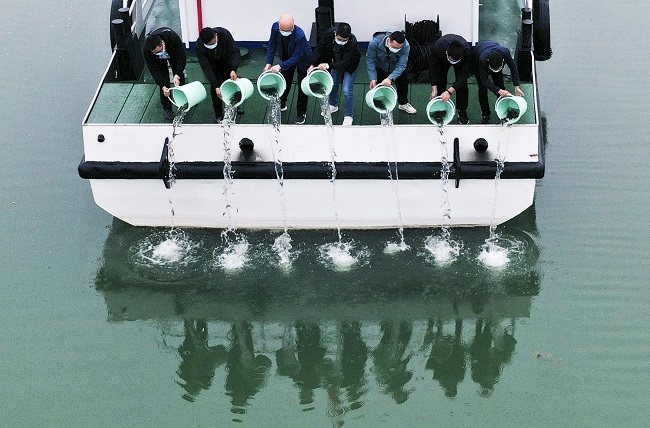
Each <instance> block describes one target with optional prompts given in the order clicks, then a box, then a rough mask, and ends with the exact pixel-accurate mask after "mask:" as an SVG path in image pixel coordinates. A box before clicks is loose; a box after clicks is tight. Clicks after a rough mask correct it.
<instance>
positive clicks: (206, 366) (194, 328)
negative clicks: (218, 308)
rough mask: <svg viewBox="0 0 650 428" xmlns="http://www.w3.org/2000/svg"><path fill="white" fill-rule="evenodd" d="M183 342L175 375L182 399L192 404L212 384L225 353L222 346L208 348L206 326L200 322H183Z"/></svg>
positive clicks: (203, 322)
mask: <svg viewBox="0 0 650 428" xmlns="http://www.w3.org/2000/svg"><path fill="white" fill-rule="evenodd" d="M184 327H185V340H183V343H182V344H181V346H180V347H179V348H178V353H179V355H180V357H181V363H180V365H179V366H178V370H177V371H176V373H177V374H178V376H179V377H180V378H181V379H183V381H184V383H180V382H179V385H181V386H182V387H183V389H185V391H186V393H185V394H184V395H183V398H184V399H185V400H187V401H191V402H193V401H194V400H195V398H196V396H197V395H199V393H200V392H201V390H207V389H209V388H210V385H211V384H212V378H213V377H214V371H215V370H216V369H217V367H219V366H220V365H222V364H224V363H225V362H226V358H227V354H228V353H227V351H226V347H225V346H223V345H217V346H215V347H209V346H208V324H207V323H206V322H205V321H202V320H196V321H194V320H185V321H184Z"/></svg>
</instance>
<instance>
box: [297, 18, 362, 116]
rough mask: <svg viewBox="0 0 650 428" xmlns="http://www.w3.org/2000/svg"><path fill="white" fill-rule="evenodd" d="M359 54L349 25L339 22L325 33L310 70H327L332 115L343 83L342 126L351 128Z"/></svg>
mask: <svg viewBox="0 0 650 428" xmlns="http://www.w3.org/2000/svg"><path fill="white" fill-rule="evenodd" d="M360 61H361V54H360V53H359V49H358V48H357V38H356V37H355V36H354V34H352V28H350V24H348V23H346V22H340V23H339V24H338V25H337V26H336V27H332V28H330V29H329V30H327V31H326V32H325V34H324V35H323V37H322V39H321V40H320V41H319V42H318V46H317V47H316V49H315V50H314V55H313V57H312V61H311V64H312V65H311V67H309V70H308V71H307V72H309V71H311V70H312V69H314V68H318V69H320V70H329V71H330V73H331V74H332V79H333V80H334V86H332V92H330V98H329V104H330V105H329V108H330V112H332V113H334V112H335V111H338V109H339V97H340V86H341V82H343V94H344V95H345V117H344V118H343V125H345V126H348V125H352V120H353V119H352V118H353V115H354V81H355V79H356V78H357V73H358V71H359V62H360Z"/></svg>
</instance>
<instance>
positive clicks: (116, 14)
mask: <svg viewBox="0 0 650 428" xmlns="http://www.w3.org/2000/svg"><path fill="white" fill-rule="evenodd" d="M126 3H127V7H131V3H133V0H129V1H127V2H126ZM123 5H124V2H123V1H122V0H113V1H112V2H111V16H110V19H109V21H108V25H109V28H110V29H111V50H113V48H114V47H115V44H116V43H117V40H116V39H115V34H113V32H114V31H115V30H114V29H113V26H112V25H110V24H111V22H112V21H113V20H114V19H119V18H121V16H120V9H121V8H122V7H124V6H123Z"/></svg>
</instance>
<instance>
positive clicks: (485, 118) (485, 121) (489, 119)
mask: <svg viewBox="0 0 650 428" xmlns="http://www.w3.org/2000/svg"><path fill="white" fill-rule="evenodd" d="M491 122H492V116H491V115H489V114H486V115H485V116H483V117H481V123H482V124H483V125H487V124H488V123H491Z"/></svg>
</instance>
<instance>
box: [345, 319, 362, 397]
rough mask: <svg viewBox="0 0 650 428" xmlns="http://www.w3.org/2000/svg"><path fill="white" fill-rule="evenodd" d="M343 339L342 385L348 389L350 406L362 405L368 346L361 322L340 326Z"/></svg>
mask: <svg viewBox="0 0 650 428" xmlns="http://www.w3.org/2000/svg"><path fill="white" fill-rule="evenodd" d="M340 332H341V337H342V341H343V349H342V351H341V387H342V388H345V390H346V391H347V397H348V400H349V401H350V403H351V404H350V407H352V408H353V409H354V408H356V407H357V406H358V407H361V405H362V403H359V400H360V399H361V398H362V397H363V395H364V394H365V393H366V361H367V360H368V347H367V346H366V344H365V343H364V341H363V339H362V338H361V326H360V324H359V322H353V323H351V322H344V323H342V324H341V327H340Z"/></svg>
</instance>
